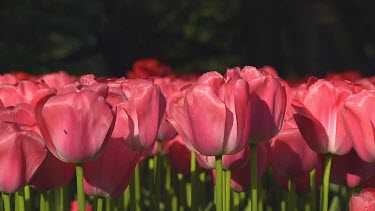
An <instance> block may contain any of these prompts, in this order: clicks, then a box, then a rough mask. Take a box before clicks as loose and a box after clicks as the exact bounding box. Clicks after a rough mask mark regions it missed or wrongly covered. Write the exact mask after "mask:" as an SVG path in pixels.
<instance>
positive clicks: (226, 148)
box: [167, 71, 250, 156]
mask: <svg viewBox="0 0 375 211" xmlns="http://www.w3.org/2000/svg"><path fill="white" fill-rule="evenodd" d="M171 98H172V99H171V101H170V104H169V109H168V111H167V114H168V121H169V122H171V124H172V125H173V126H174V127H175V129H176V130H177V132H178V133H179V135H180V136H181V137H182V138H183V140H184V141H185V144H186V145H187V146H188V147H189V148H191V149H192V150H194V151H197V152H199V153H200V154H201V155H206V156H216V155H223V154H234V153H236V152H239V151H240V150H241V149H243V148H244V146H245V145H246V143H247V138H248V135H249V131H250V96H249V85H248V84H247V82H246V81H245V80H243V79H241V78H240V76H239V75H238V74H237V73H236V72H234V71H229V72H228V73H227V75H226V76H225V78H224V77H223V76H221V75H220V74H219V73H217V72H209V73H206V74H204V75H203V76H201V77H200V78H199V79H198V81H197V83H196V84H195V85H193V86H192V87H190V88H189V89H187V90H186V94H183V93H176V94H175V95H174V96H172V97H171Z"/></svg>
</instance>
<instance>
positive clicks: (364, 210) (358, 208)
mask: <svg viewBox="0 0 375 211" xmlns="http://www.w3.org/2000/svg"><path fill="white" fill-rule="evenodd" d="M349 208H350V210H351V211H374V210H375V189H374V188H366V189H363V190H361V192H359V194H357V195H354V196H352V197H351V198H350V202H349Z"/></svg>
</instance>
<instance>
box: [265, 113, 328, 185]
mask: <svg viewBox="0 0 375 211" xmlns="http://www.w3.org/2000/svg"><path fill="white" fill-rule="evenodd" d="M268 155H269V159H270V162H271V165H272V167H273V169H274V170H275V172H276V173H277V174H278V175H281V176H287V177H289V178H298V177H301V176H303V175H306V174H309V173H310V172H311V171H312V170H313V169H315V168H317V166H318V165H321V164H320V159H319V156H318V154H317V153H316V152H314V151H313V150H311V149H310V147H309V146H308V145H307V144H306V142H305V140H304V139H303V137H302V135H301V133H300V131H299V130H298V128H297V125H296V123H295V122H294V119H293V118H289V119H288V120H287V121H285V122H284V125H283V127H282V129H281V131H280V132H279V134H277V135H276V136H275V137H274V138H272V139H271V141H270V143H269V145H268Z"/></svg>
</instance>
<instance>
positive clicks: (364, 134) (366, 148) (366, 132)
mask: <svg viewBox="0 0 375 211" xmlns="http://www.w3.org/2000/svg"><path fill="white" fill-rule="evenodd" d="M374 104H375V91H374V90H372V91H367V90H363V91H362V92H360V93H358V94H353V95H352V96H350V97H348V98H347V99H346V100H345V106H344V111H343V117H344V119H345V123H346V127H347V131H348V134H349V136H350V139H351V142H352V143H353V147H354V149H355V150H356V152H357V153H358V156H359V157H360V158H361V159H362V160H364V161H367V162H373V161H375V145H374V143H375V139H374V137H375V128H374V125H375V108H374Z"/></svg>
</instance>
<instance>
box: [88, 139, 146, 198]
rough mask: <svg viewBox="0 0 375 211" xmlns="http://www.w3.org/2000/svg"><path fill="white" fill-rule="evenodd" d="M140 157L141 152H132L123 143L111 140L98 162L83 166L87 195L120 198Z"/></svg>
mask: <svg viewBox="0 0 375 211" xmlns="http://www.w3.org/2000/svg"><path fill="white" fill-rule="evenodd" d="M139 156H140V152H139V151H132V150H131V149H130V148H129V147H128V146H126V145H125V144H124V143H123V142H122V141H119V140H116V139H110V140H109V141H108V144H107V145H106V146H105V148H104V151H103V153H102V155H101V156H100V157H99V158H98V159H97V160H95V161H91V162H86V163H84V164H83V171H84V174H83V177H84V189H85V193H86V194H87V195H92V196H104V197H110V198H117V197H119V196H120V195H121V194H122V193H123V192H124V191H125V189H126V187H127V186H128V185H129V183H130V180H131V178H132V177H133V174H134V170H135V166H136V164H137V162H138V159H139Z"/></svg>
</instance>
